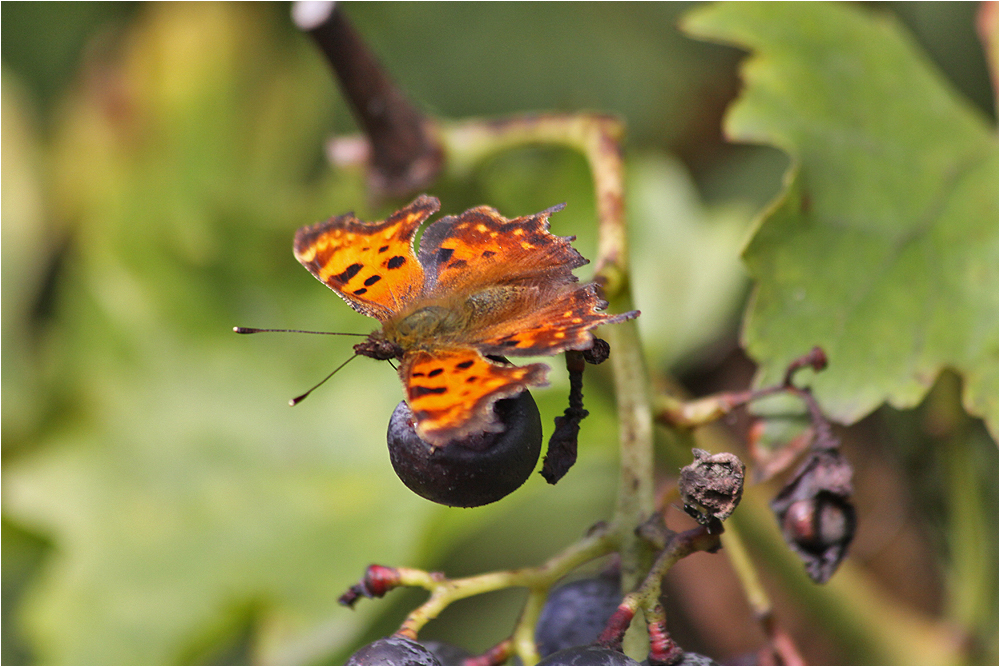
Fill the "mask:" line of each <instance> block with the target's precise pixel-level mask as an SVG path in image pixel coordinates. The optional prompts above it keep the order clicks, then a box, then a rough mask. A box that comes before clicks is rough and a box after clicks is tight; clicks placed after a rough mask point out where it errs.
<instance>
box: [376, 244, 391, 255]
mask: <svg viewBox="0 0 1000 667" xmlns="http://www.w3.org/2000/svg"><path fill="white" fill-rule="evenodd" d="M388 249H389V246H387V245H384V246H382V247H381V248H379V249H378V254H380V255H381V254H382V253H384V252H385V251H386V250H388Z"/></svg>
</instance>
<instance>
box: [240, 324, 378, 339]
mask: <svg viewBox="0 0 1000 667" xmlns="http://www.w3.org/2000/svg"><path fill="white" fill-rule="evenodd" d="M269 331H277V332H281V333H304V334H320V335H323V336H361V337H363V338H364V337H367V336H368V334H360V333H340V332H338V331H306V330H304V329H255V328H253V327H233V332H234V333H238V334H254V333H266V332H269Z"/></svg>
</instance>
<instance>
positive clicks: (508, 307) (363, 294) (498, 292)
mask: <svg viewBox="0 0 1000 667" xmlns="http://www.w3.org/2000/svg"><path fill="white" fill-rule="evenodd" d="M439 208H440V202H438V200H437V199H436V198H434V197H430V196H427V195H421V196H419V197H417V198H416V199H415V200H414V201H413V202H412V203H410V204H409V205H408V206H406V207H405V208H403V209H401V210H399V211H397V212H395V213H393V214H392V215H390V216H389V217H388V218H386V219H385V220H384V221H379V222H362V221H360V220H358V219H357V218H355V217H354V215H353V213H348V214H345V215H340V216H336V217H333V218H330V219H329V220H327V221H325V222H320V223H318V224H315V225H311V226H307V227H303V228H301V229H299V230H298V232H296V234H295V244H294V251H295V258H296V259H298V260H299V262H301V263H302V265H303V266H305V267H306V268H307V269H308V270H309V272H310V273H312V274H313V275H314V276H316V278H318V279H319V280H320V281H321V282H323V283H324V284H325V285H326V286H327V287H329V288H330V289H332V290H333V291H334V292H336V293H337V295H338V296H340V297H341V298H342V299H344V301H346V302H347V304H348V305H349V306H351V308H353V309H354V310H356V311H358V312H359V313H362V314H363V315H367V316H369V317H373V318H375V319H376V320H378V321H379V322H380V323H381V325H382V327H381V329H378V330H376V331H373V332H372V333H371V334H370V335H369V336H368V338H367V339H366V340H365V341H364V342H362V343H360V344H358V345H356V346H355V352H357V353H358V354H361V355H364V356H368V357H372V358H375V359H395V360H398V361H399V368H398V372H399V378H400V380H401V381H402V383H403V388H404V390H405V396H406V401H407V403H408V404H409V406H410V408H411V410H412V412H413V419H414V426H415V428H416V431H417V434H418V435H419V436H420V437H421V438H422V439H423V440H424V441H426V442H427V443H429V444H430V445H431V446H433V447H443V446H445V445H447V444H448V443H449V442H452V441H454V440H458V439H462V438H465V437H468V436H470V435H472V434H474V433H481V432H496V431H499V430H502V428H503V427H502V426H501V424H500V423H499V422H498V421H497V419H496V418H495V416H494V414H493V410H492V407H493V404H494V403H495V402H496V401H498V400H500V399H503V398H508V397H511V396H514V395H517V394H519V393H520V392H522V391H523V390H525V389H527V388H528V387H539V386H545V385H546V384H548V383H547V380H546V375H547V373H548V370H549V368H548V366H547V365H545V364H540V363H535V364H530V365H527V366H516V365H514V364H512V363H510V362H508V361H507V358H508V357H516V356H539V355H551V354H557V353H559V352H563V351H565V350H587V349H589V348H590V347H591V346H592V345H593V341H594V336H593V334H592V333H591V330H592V329H594V328H595V327H597V326H599V325H602V324H615V323H618V322H624V321H626V320H630V319H632V318H634V317H636V316H637V315H638V314H639V312H638V311H635V310H633V311H630V312H627V313H622V314H619V315H611V314H608V313H604V312H602V311H603V310H604V309H605V308H606V307H607V305H608V304H607V302H606V301H604V300H603V299H602V298H601V296H600V295H599V293H598V288H597V285H596V284H595V283H587V284H581V283H579V282H578V280H577V278H576V276H574V275H573V273H572V271H573V269H575V268H578V267H580V266H583V265H584V264H586V263H587V260H586V259H584V258H583V256H582V255H580V253H579V252H577V251H576V250H575V249H574V248H573V247H572V246H571V243H572V241H574V240H575V237H572V236H555V235H553V234H551V233H550V232H549V216H550V215H552V214H553V213H555V212H557V211H560V210H562V208H563V205H558V206H554V207H552V208H550V209H547V210H545V211H542V212H541V213H538V214H535V215H530V216H524V217H519V218H514V219H512V220H508V219H506V218H504V217H503V216H502V215H500V213H498V212H497V211H496V210H495V209H493V208H490V207H488V206H479V207H477V208H473V209H469V210H468V211H465V212H464V213H462V214H461V215H458V216H446V217H442V218H440V219H438V220H436V221H435V222H433V223H431V224H430V225H428V226H427V228H426V230H425V231H424V233H423V236H422V237H421V239H420V247H419V251H416V250H415V248H414V235H415V234H416V232H417V230H418V229H419V228H420V226H421V225H422V224H423V223H424V222H425V221H426V220H427V219H428V218H429V217H430V216H431V215H433V214H434V213H436V212H437V211H438V209H439Z"/></svg>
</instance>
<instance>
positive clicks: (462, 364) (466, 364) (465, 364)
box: [455, 359, 476, 371]
mask: <svg viewBox="0 0 1000 667" xmlns="http://www.w3.org/2000/svg"><path fill="white" fill-rule="evenodd" d="M474 363H476V362H474V361H473V360H472V359H468V360H467V361H460V362H458V363H457V364H455V368H461V369H462V370H463V371H464V370H465V369H466V368H471V367H472V364H474Z"/></svg>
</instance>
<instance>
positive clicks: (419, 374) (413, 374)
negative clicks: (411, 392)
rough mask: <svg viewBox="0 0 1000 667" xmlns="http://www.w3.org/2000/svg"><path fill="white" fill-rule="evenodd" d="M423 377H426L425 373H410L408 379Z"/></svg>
mask: <svg viewBox="0 0 1000 667" xmlns="http://www.w3.org/2000/svg"><path fill="white" fill-rule="evenodd" d="M424 375H426V373H410V377H413V378H422V377H424Z"/></svg>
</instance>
